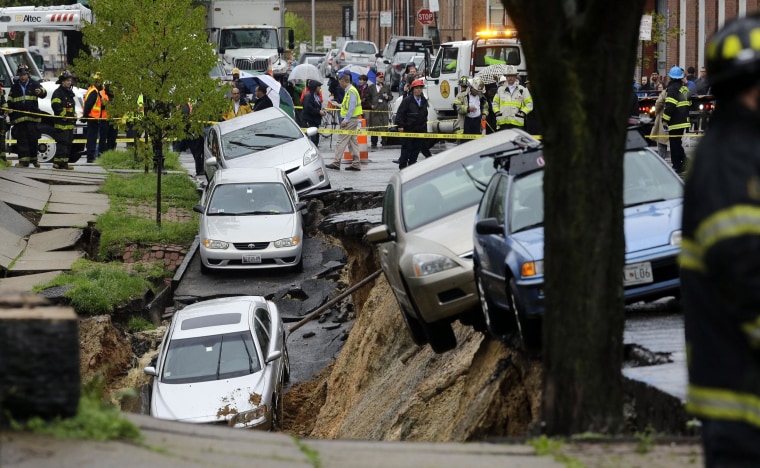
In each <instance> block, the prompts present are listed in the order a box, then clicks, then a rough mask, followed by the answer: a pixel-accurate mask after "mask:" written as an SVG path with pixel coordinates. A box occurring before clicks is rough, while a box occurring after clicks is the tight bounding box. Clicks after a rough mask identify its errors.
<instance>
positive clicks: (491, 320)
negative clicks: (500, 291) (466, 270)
mask: <svg viewBox="0 0 760 468" xmlns="http://www.w3.org/2000/svg"><path fill="white" fill-rule="evenodd" d="M475 286H476V287H477V289H478V298H479V299H480V308H481V311H482V317H483V322H484V329H485V330H486V331H487V332H488V334H489V335H490V336H491V337H493V338H500V337H502V336H504V335H506V334H507V333H509V332H513V331H515V330H516V329H517V323H516V318H515V316H514V314H511V313H510V311H509V310H504V309H502V308H501V307H499V306H497V305H496V304H494V303H493V301H491V300H490V299H488V297H487V296H486V290H485V286H484V285H483V279H482V275H481V274H478V272H477V270H476V271H475Z"/></svg>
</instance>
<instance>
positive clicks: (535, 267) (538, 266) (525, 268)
mask: <svg viewBox="0 0 760 468" xmlns="http://www.w3.org/2000/svg"><path fill="white" fill-rule="evenodd" d="M543 274H544V261H543V260H538V261H535V262H525V263H523V264H522V268H521V269H520V275H522V277H523V278H525V277H528V276H537V275H543Z"/></svg>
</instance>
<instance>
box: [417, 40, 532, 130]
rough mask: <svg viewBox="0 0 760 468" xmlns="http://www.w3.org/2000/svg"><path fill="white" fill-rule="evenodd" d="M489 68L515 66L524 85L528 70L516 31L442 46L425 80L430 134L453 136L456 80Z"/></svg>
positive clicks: (456, 92)
mask: <svg viewBox="0 0 760 468" xmlns="http://www.w3.org/2000/svg"><path fill="white" fill-rule="evenodd" d="M489 65H514V66H516V67H517V71H518V73H519V75H520V78H521V80H522V81H524V79H525V77H526V76H527V74H528V69H527V67H526V64H525V55H524V54H523V49H522V45H521V44H520V42H519V40H518V39H517V31H515V30H507V31H484V32H479V33H477V35H476V37H475V39H473V40H470V41H454V42H446V43H444V44H441V47H440V48H439V49H438V53H437V54H436V56H435V60H434V61H433V66H432V68H431V69H430V70H429V73H427V76H426V77H425V95H426V96H427V99H428V102H429V103H430V109H431V110H432V111H433V112H431V113H430V114H429V116H428V119H429V120H430V122H431V123H430V124H429V125H428V127H429V128H430V131H432V132H435V133H453V132H454V126H455V123H456V118H457V115H456V111H455V110H454V108H453V107H452V104H453V102H454V98H455V97H456V95H457V94H458V93H459V92H460V89H459V78H460V77H462V76H466V77H468V78H472V77H474V76H475V75H476V74H477V73H478V72H479V71H481V70H483V69H484V68H486V67H487V66H489Z"/></svg>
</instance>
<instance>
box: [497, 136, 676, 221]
mask: <svg viewBox="0 0 760 468" xmlns="http://www.w3.org/2000/svg"><path fill="white" fill-rule="evenodd" d="M543 182H544V171H537V172H532V173H529V174H526V175H525V176H521V177H517V178H515V181H514V183H513V184H512V188H511V190H510V194H509V230H510V232H518V231H522V230H525V229H530V228H533V227H537V226H541V225H543V222H544V190H543ZM682 196H683V183H682V182H681V179H679V178H678V176H676V175H675V174H674V173H673V172H671V171H670V170H669V169H668V168H667V166H666V165H665V164H664V163H663V162H662V160H661V159H660V157H659V156H658V155H657V154H655V153H654V152H652V151H650V150H648V149H642V150H634V151H627V152H626V153H625V159H624V161H623V205H624V206H625V207H626V208H627V207H631V206H636V205H642V204H646V203H655V202H659V201H665V200H673V199H676V198H681V197H682Z"/></svg>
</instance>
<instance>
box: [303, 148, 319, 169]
mask: <svg viewBox="0 0 760 468" xmlns="http://www.w3.org/2000/svg"><path fill="white" fill-rule="evenodd" d="M317 158H319V151H315V150H314V149H310V150H308V151H306V152H305V153H304V154H303V165H304V166H308V165H309V164H311V163H313V162H314V161H316V160H317Z"/></svg>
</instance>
